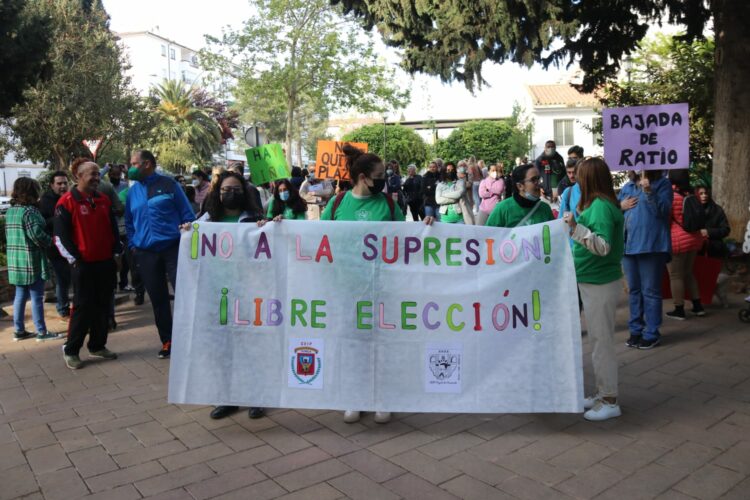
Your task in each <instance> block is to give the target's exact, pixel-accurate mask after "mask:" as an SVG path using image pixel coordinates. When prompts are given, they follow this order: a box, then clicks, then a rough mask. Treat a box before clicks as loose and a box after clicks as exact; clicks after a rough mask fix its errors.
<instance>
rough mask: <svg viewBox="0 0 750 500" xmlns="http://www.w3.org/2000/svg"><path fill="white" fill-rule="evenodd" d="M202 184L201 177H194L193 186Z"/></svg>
mask: <svg viewBox="0 0 750 500" xmlns="http://www.w3.org/2000/svg"><path fill="white" fill-rule="evenodd" d="M200 185H201V181H200V180H199V179H193V187H198V186H200Z"/></svg>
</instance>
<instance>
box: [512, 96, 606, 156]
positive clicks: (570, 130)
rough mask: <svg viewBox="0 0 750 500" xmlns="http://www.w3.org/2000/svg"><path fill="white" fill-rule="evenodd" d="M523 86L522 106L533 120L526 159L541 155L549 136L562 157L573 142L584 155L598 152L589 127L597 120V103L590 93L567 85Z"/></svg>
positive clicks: (594, 136)
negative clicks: (523, 97)
mask: <svg viewBox="0 0 750 500" xmlns="http://www.w3.org/2000/svg"><path fill="white" fill-rule="evenodd" d="M526 89H527V91H528V92H527V94H528V96H527V102H525V103H524V108H525V109H526V112H527V114H528V115H529V116H528V117H529V118H530V119H531V120H533V135H532V150H531V151H530V152H529V158H530V159H533V158H536V157H537V156H538V155H539V154H541V152H542V151H543V150H544V143H545V142H547V141H549V140H550V139H551V140H553V141H555V144H556V146H557V151H558V152H559V153H560V154H561V155H562V157H563V158H565V157H566V156H565V154H566V153H567V151H568V148H569V147H570V146H574V145H578V146H581V147H582V148H583V150H584V153H585V154H586V155H587V156H597V155H601V154H602V151H603V150H602V147H601V146H600V145H599V144H598V141H599V138H600V136H599V134H598V133H596V134H595V133H594V132H593V130H592V129H593V128H594V127H596V126H597V124H598V123H599V120H601V116H600V114H599V112H598V109H599V108H600V107H601V104H600V103H599V101H598V99H597V98H596V96H594V94H584V93H582V92H579V91H578V90H576V89H575V88H574V87H572V86H571V85H570V84H556V85H528V86H527V87H526Z"/></svg>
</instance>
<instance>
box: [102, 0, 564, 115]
mask: <svg viewBox="0 0 750 500" xmlns="http://www.w3.org/2000/svg"><path fill="white" fill-rule="evenodd" d="M103 3H104V7H105V9H106V10H107V12H108V13H109V15H110V17H111V22H110V27H111V29H112V30H114V31H145V30H149V31H154V30H156V29H157V28H156V27H157V26H158V31H159V33H160V34H161V35H162V36H165V37H167V38H171V39H173V40H174V41H176V42H178V43H181V44H183V45H186V46H188V47H190V48H194V49H200V48H202V47H203V46H204V39H203V35H204V34H212V35H220V34H221V30H222V28H223V27H225V26H227V25H229V26H231V27H233V28H240V27H241V26H242V23H243V21H245V20H246V19H248V18H249V17H250V16H251V14H252V10H251V8H250V6H249V4H248V0H213V1H211V2H206V1H205V0H103ZM374 36H375V39H376V41H377V42H378V43H377V46H378V50H379V51H380V53H381V55H382V56H383V57H384V58H385V60H387V61H388V62H389V64H392V65H393V66H395V64H396V62H397V61H398V56H397V54H396V52H395V51H394V50H393V49H390V48H387V47H385V46H384V45H383V44H382V42H380V39H379V36H378V35H377V34H375V35H374ZM483 74H484V77H485V79H486V80H487V81H488V82H489V84H490V85H489V87H487V88H483V89H482V91H479V92H476V94H475V95H472V94H471V93H470V92H469V91H468V90H466V89H465V87H464V86H463V84H461V83H454V84H452V85H447V84H443V83H441V82H440V79H439V78H436V77H431V76H427V75H419V74H418V75H416V76H415V77H413V78H412V77H411V76H409V75H407V74H406V73H404V72H403V71H400V70H399V71H398V73H397V83H398V85H399V86H400V87H402V88H403V87H409V86H410V87H411V95H412V98H411V103H410V104H409V105H408V106H407V107H406V108H405V109H403V110H395V111H394V112H391V113H390V114H389V119H398V118H400V117H401V116H403V117H404V119H405V120H407V121H411V120H420V121H422V120H430V119H434V120H439V119H457V118H500V117H507V116H510V113H511V110H512V107H513V103H514V101H519V102H521V101H522V99H523V98H524V97H525V95H526V90H525V85H530V84H531V85H533V84H547V83H558V82H560V81H562V80H565V79H566V77H567V76H568V75H569V74H570V71H569V70H566V69H564V68H563V69H550V70H549V71H545V70H544V69H542V68H541V67H540V66H538V65H536V66H534V67H532V68H530V69H527V68H522V67H520V66H517V65H515V64H511V63H507V64H503V65H497V64H487V65H486V66H485V68H484V69H483Z"/></svg>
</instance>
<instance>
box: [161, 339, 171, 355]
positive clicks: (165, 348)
mask: <svg viewBox="0 0 750 500" xmlns="http://www.w3.org/2000/svg"><path fill="white" fill-rule="evenodd" d="M170 354H172V342H164V343H163V344H162V346H161V351H159V359H166V358H168V357H169V355H170Z"/></svg>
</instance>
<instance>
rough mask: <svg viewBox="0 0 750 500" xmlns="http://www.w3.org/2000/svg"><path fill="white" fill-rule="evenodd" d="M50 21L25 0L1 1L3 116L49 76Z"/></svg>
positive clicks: (0, 101) (0, 93) (0, 94)
mask: <svg viewBox="0 0 750 500" xmlns="http://www.w3.org/2000/svg"><path fill="white" fill-rule="evenodd" d="M49 48H50V20H49V18H47V17H45V16H43V15H41V14H40V12H38V11H33V10H32V9H30V8H28V2H27V1H25V0H3V1H2V2H0V74H1V75H2V79H0V117H8V116H9V114H10V110H11V108H13V106H15V105H16V104H20V103H21V102H22V100H23V91H24V90H26V88H27V87H29V86H30V85H34V84H35V83H37V81H39V80H40V79H42V80H44V79H46V78H48V77H49V69H50V67H49V62H48V58H47V55H48V51H49Z"/></svg>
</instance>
